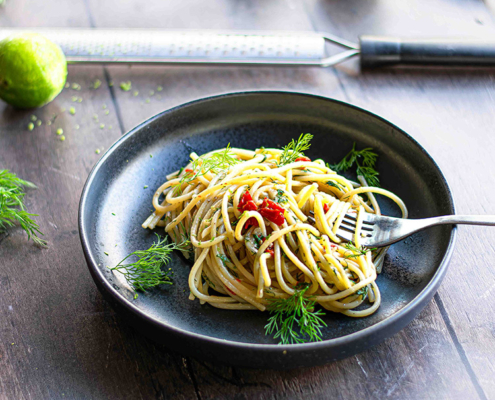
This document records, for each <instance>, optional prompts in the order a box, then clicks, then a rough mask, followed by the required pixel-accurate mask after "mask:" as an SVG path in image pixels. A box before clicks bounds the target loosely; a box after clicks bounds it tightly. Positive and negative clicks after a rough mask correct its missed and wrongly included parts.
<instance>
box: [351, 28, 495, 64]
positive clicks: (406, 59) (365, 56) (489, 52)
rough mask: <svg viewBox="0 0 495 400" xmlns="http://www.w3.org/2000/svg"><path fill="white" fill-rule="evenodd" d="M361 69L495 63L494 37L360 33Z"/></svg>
mask: <svg viewBox="0 0 495 400" xmlns="http://www.w3.org/2000/svg"><path fill="white" fill-rule="evenodd" d="M359 40H360V56H361V66H362V67H363V68H373V67H380V66H386V65H392V64H433V65H495V39H494V40H480V39H468V38H461V39H459V38H457V39H454V38H443V39H403V38H397V37H388V36H371V35H363V36H360V38H359Z"/></svg>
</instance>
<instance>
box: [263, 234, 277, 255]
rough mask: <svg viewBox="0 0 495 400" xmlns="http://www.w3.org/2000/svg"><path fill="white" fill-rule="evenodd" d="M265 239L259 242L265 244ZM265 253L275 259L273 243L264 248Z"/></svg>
mask: <svg viewBox="0 0 495 400" xmlns="http://www.w3.org/2000/svg"><path fill="white" fill-rule="evenodd" d="M265 241H266V238H265V237H264V238H263V240H262V241H261V244H263V243H265ZM265 253H269V254H271V255H272V256H273V257H275V252H274V251H273V243H270V245H269V246H268V247H267V248H266V250H265Z"/></svg>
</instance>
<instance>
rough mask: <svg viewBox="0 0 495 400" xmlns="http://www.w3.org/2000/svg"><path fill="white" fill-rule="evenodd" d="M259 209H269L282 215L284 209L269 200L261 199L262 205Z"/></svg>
mask: <svg viewBox="0 0 495 400" xmlns="http://www.w3.org/2000/svg"><path fill="white" fill-rule="evenodd" d="M261 208H271V209H272V210H277V211H280V212H281V213H282V214H283V213H284V211H285V210H284V208H283V207H281V206H280V204H278V203H275V202H274V201H271V200H270V199H266V198H265V199H263V203H262V204H261Z"/></svg>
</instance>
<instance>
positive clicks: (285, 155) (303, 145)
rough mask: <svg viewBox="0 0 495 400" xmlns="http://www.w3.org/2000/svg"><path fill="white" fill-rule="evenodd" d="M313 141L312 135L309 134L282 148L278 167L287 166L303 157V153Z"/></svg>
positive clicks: (302, 135)
mask: <svg viewBox="0 0 495 400" xmlns="http://www.w3.org/2000/svg"><path fill="white" fill-rule="evenodd" d="M311 139H313V135H311V134H310V133H306V134H303V133H301V136H299V139H297V141H295V140H294V139H292V141H291V142H290V143H289V144H288V145H287V146H284V147H283V148H282V150H283V151H282V154H281V155H280V161H279V162H278V166H279V167H281V166H282V165H287V164H290V163H293V162H294V161H296V159H297V158H299V157H304V153H303V152H304V151H306V150H308V149H309V147H310V146H311V144H310V142H311Z"/></svg>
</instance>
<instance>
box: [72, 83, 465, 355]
mask: <svg viewBox="0 0 495 400" xmlns="http://www.w3.org/2000/svg"><path fill="white" fill-rule="evenodd" d="M260 94H261V95H265V94H267V95H290V96H302V97H309V98H314V99H318V100H323V101H329V102H332V103H336V104H338V105H340V106H343V107H348V108H351V109H354V110H355V111H358V112H362V113H364V114H367V115H369V116H371V117H374V118H377V119H378V120H380V121H381V122H383V123H385V124H386V125H389V126H390V127H392V128H394V129H396V130H397V131H398V132H400V133H401V134H402V135H403V136H404V137H405V138H406V139H407V140H409V141H410V142H412V144H413V145H415V146H416V147H417V148H418V149H420V150H421V151H422V153H423V154H424V155H425V156H426V157H427V158H428V160H429V161H430V162H431V163H432V164H433V165H434V166H435V167H436V169H437V170H438V172H439V176H440V178H441V180H442V183H443V184H444V186H445V187H446V188H447V193H448V200H449V203H450V206H451V208H452V213H453V214H455V213H456V211H455V210H456V207H455V202H454V197H453V195H452V190H451V188H450V185H449V184H448V182H447V179H446V177H445V175H444V173H443V172H442V169H441V168H440V166H439V165H438V163H437V162H436V161H435V160H434V158H433V157H432V156H431V155H430V154H429V153H428V151H426V149H425V148H424V147H423V146H422V145H421V144H420V143H419V142H418V141H417V140H416V139H414V138H413V137H412V136H411V135H409V134H408V133H407V132H405V131H404V130H402V129H401V128H399V127H398V126H396V125H395V124H394V123H392V122H390V121H389V120H387V119H386V118H384V117H381V116H379V115H377V114H375V113H373V112H371V111H368V110H366V109H364V108H361V107H358V106H355V105H353V104H350V103H348V102H345V101H342V100H337V99H333V98H330V97H326V96H321V95H316V94H311V93H305V92H297V91H285V90H248V91H237V92H228V93H223V94H217V95H211V96H207V97H202V98H199V99H195V100H191V101H188V102H185V103H181V104H179V105H177V106H173V107H171V108H168V109H166V110H164V111H161V112H159V113H158V114H155V115H153V116H151V117H150V118H148V119H146V120H144V121H142V122H141V123H139V124H138V125H136V126H135V127H133V128H131V129H130V130H129V131H127V132H126V133H125V134H123V135H122V136H121V137H120V138H119V139H117V140H116V141H115V142H114V143H113V144H112V145H111V146H110V147H109V148H108V150H107V151H106V152H105V153H104V154H103V156H102V157H101V158H100V159H99V160H98V161H97V162H96V164H95V165H94V166H93V168H92V169H91V172H90V173H89V175H88V178H87V179H86V182H85V184H84V187H83V190H82V192H81V198H80V202H79V209H78V228H79V237H80V240H81V245H82V248H83V253H84V256H85V259H86V264H87V266H88V269H89V270H90V273H91V275H92V276H93V278H98V280H99V283H100V284H101V285H103V286H104V288H105V290H106V291H107V293H110V294H111V296H112V297H113V298H114V299H115V300H116V301H118V302H119V303H120V304H121V305H122V306H124V307H125V308H126V309H127V311H129V312H131V313H132V314H134V315H135V316H137V317H138V318H144V319H145V320H146V321H147V322H148V323H151V324H153V325H158V326H159V327H160V328H161V329H164V330H166V331H170V333H172V334H178V335H181V336H186V337H188V338H190V339H192V340H196V341H199V342H202V343H214V344H217V345H220V346H227V347H229V348H233V349H244V350H245V349H249V350H263V351H276V352H280V351H287V350H290V351H291V353H294V352H295V351H296V352H305V351H307V350H312V351H314V350H321V349H323V348H333V347H338V346H341V345H344V344H348V343H349V342H353V341H358V340H362V339H364V338H366V337H369V336H371V335H373V334H376V333H377V332H379V331H381V330H383V329H387V327H393V326H395V325H396V324H397V323H399V322H400V321H401V320H402V319H404V318H406V319H407V316H408V315H409V314H410V313H411V312H414V309H415V308H417V307H420V306H421V305H422V304H423V303H424V302H426V301H428V300H429V297H433V296H434V295H435V293H436V291H437V290H438V287H439V286H440V283H441V281H442V279H443V277H444V276H445V273H446V272H447V268H448V264H449V262H450V259H451V257H452V254H453V251H454V248H455V243H456V239H457V227H456V225H454V226H453V227H452V231H451V233H450V238H449V242H448V246H447V249H446V250H445V253H444V255H443V257H442V261H441V262H440V264H439V266H438V268H437V270H436V272H435V273H434V274H433V276H432V277H431V279H430V281H429V282H428V283H427V285H426V286H425V287H424V288H423V290H422V291H421V292H419V293H418V294H417V295H416V296H415V297H414V298H413V299H412V300H411V301H410V302H409V303H408V304H407V305H406V306H405V307H404V308H401V309H400V310H399V311H398V312H395V313H394V314H392V315H390V316H388V317H386V318H384V319H383V320H381V321H379V322H377V323H376V324H373V325H371V326H369V327H366V328H364V329H361V330H359V331H356V332H353V333H350V334H347V335H344V336H341V337H338V338H332V339H324V340H322V341H319V342H309V343H301V344H287V345H282V344H262V343H248V342H238V341H234V340H228V339H220V338H216V337H212V336H207V335H204V334H200V333H195V332H191V331H188V330H185V329H182V328H179V327H176V326H173V325H169V324H166V323H165V322H162V321H160V320H158V319H157V318H154V317H152V316H150V315H148V314H146V313H145V312H144V311H143V310H141V309H139V307H137V306H136V305H135V304H134V303H133V302H131V301H129V300H127V299H126V298H125V297H124V296H123V295H122V294H121V293H119V291H117V290H116V289H115V288H114V287H113V286H112V285H111V283H110V282H108V280H107V278H106V277H105V275H103V273H102V272H101V271H100V269H99V268H98V265H97V264H98V263H97V262H96V260H95V258H94V257H93V254H92V252H91V251H90V247H89V238H88V232H87V231H86V229H85V228H84V224H83V220H84V218H85V214H84V210H85V207H86V202H87V197H88V194H89V191H90V188H91V184H92V182H93V181H94V180H95V177H96V176H97V174H98V171H99V170H100V168H101V167H102V166H103V164H104V163H105V162H106V160H107V159H108V158H109V157H110V156H111V155H112V153H113V152H114V151H116V150H117V148H119V147H120V146H122V145H123V144H124V143H125V142H126V141H127V140H129V139H130V138H131V137H132V136H133V135H134V134H135V133H136V132H138V131H139V130H140V129H142V128H143V127H144V126H146V125H148V124H149V123H151V122H153V121H154V120H156V119H158V118H160V117H162V116H163V115H166V114H170V113H172V112H175V111H177V110H180V109H183V108H187V107H190V106H193V105H195V104H198V103H203V102H205V101H211V100H217V99H221V98H224V97H234V96H249V95H260ZM415 317H416V315H415V316H414V317H413V318H412V319H414V318H415ZM412 319H411V320H412ZM409 322H410V321H408V322H407V323H409ZM401 329H402V328H400V329H399V330H401ZM388 336H389V335H386V337H388Z"/></svg>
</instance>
